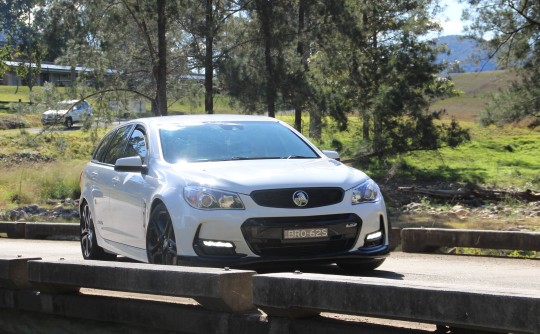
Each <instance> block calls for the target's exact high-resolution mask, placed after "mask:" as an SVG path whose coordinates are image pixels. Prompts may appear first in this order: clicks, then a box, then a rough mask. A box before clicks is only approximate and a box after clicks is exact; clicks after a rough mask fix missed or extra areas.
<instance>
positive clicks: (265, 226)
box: [242, 214, 362, 257]
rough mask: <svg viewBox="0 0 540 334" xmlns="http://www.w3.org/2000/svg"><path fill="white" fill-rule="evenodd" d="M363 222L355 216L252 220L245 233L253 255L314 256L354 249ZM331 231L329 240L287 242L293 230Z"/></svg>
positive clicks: (289, 240) (246, 224)
mask: <svg viewBox="0 0 540 334" xmlns="http://www.w3.org/2000/svg"><path fill="white" fill-rule="evenodd" d="M361 225H362V220H361V219H360V218H359V217H358V216H357V215H355V214H339V215H326V216H309V217H279V218H275V217H271V218H251V219H248V220H246V221H245V222H244V223H243V224H242V233H243V234H244V238H245V240H246V241H247V243H248V245H249V247H250V249H251V250H252V251H253V253H255V254H257V255H259V256H283V257H293V256H314V255H325V254H331V253H336V252H343V251H348V250H350V249H351V248H352V247H353V246H354V244H355V242H356V239H357V237H358V233H359V232H360V229H361ZM312 228H316V229H320V228H327V229H328V230H327V231H328V237H326V238H311V239H287V240H286V239H284V237H283V235H284V231H285V230H290V229H312Z"/></svg>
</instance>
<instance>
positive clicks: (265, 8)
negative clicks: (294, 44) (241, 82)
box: [256, 0, 277, 117]
mask: <svg viewBox="0 0 540 334" xmlns="http://www.w3.org/2000/svg"><path fill="white" fill-rule="evenodd" d="M256 6H257V11H258V13H259V17H260V20H261V30H262V34H263V40H264V62H265V71H266V106H267V109H268V116H269V117H276V96H277V93H276V83H275V78H274V76H275V75H274V74H275V73H274V63H273V61H272V16H273V10H272V2H271V1H270V0H258V1H256Z"/></svg>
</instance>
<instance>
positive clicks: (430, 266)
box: [0, 238, 540, 294]
mask: <svg viewBox="0 0 540 334" xmlns="http://www.w3.org/2000/svg"><path fill="white" fill-rule="evenodd" d="M18 255H21V256H23V257H40V258H42V259H45V260H58V259H60V258H64V259H66V260H82V256H81V251H80V246H79V242H78V241H53V240H24V239H6V238H0V257H16V256H18ZM120 260H121V261H125V259H120ZM295 269H298V270H301V271H302V272H312V273H323V274H330V275H344V274H345V273H344V272H343V271H341V270H340V269H339V268H337V266H335V265H325V266H309V267H298V268H271V269H263V270H258V271H262V272H282V271H294V270H295ZM369 276H372V277H380V278H387V279H395V280H401V281H405V282H407V281H410V282H421V283H426V284H430V283H433V284H444V285H457V284H460V285H462V284H465V285H468V286H470V287H471V288H474V287H478V288H479V289H481V290H484V289H494V290H500V289H503V290H504V291H514V292H519V291H523V292H527V291H528V292H534V294H538V293H540V279H538V278H539V277H540V260H527V259H512V258H492V257H479V256H459V255H435V254H407V253H401V252H395V253H392V254H391V255H390V257H389V258H388V259H387V260H386V262H385V263H384V264H383V265H382V266H381V267H379V269H377V270H375V271H374V272H373V273H371V274H370V275H369Z"/></svg>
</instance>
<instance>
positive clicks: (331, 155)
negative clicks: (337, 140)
mask: <svg viewBox="0 0 540 334" xmlns="http://www.w3.org/2000/svg"><path fill="white" fill-rule="evenodd" d="M322 153H324V155H326V156H327V157H328V158H330V159H334V160H337V161H339V153H337V152H336V151H327V150H324V151H322Z"/></svg>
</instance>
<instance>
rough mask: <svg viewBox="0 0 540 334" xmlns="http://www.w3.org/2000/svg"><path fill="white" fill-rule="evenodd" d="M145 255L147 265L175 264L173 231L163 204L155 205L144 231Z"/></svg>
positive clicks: (175, 254) (169, 217)
mask: <svg viewBox="0 0 540 334" xmlns="http://www.w3.org/2000/svg"><path fill="white" fill-rule="evenodd" d="M146 255H147V256H148V263H153V264H166V265H176V264H177V253H176V238H175V235H174V229H173V226H172V221H171V216H170V215H169V212H168V211H167V208H166V207H165V205H164V204H163V203H161V204H159V205H157V206H156V207H155V208H154V209H153V210H152V213H151V214H150V221H149V222H148V229H147V230H146Z"/></svg>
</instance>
